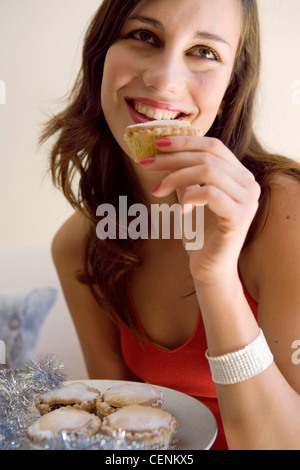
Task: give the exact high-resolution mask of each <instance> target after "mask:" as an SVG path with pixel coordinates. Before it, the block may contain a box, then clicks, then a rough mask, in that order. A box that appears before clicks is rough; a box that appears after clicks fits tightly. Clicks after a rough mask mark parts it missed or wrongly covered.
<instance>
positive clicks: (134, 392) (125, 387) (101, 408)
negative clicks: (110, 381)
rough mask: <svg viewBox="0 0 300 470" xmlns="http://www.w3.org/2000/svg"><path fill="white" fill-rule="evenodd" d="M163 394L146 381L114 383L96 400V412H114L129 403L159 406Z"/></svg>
mask: <svg viewBox="0 0 300 470" xmlns="http://www.w3.org/2000/svg"><path fill="white" fill-rule="evenodd" d="M163 403H164V395H163V393H162V391H161V390H159V389H158V388H157V387H154V386H152V385H149V384H146V383H140V384H139V383H124V384H121V385H115V386H113V387H111V388H109V389H108V390H106V392H104V393H103V395H102V397H101V398H100V399H98V400H97V401H96V412H97V414H98V415H99V416H100V417H104V416H107V415H109V414H111V413H115V412H116V411H118V409H120V408H123V407H125V406H131V405H143V406H151V407H153V408H160V407H161V406H162V405H163Z"/></svg>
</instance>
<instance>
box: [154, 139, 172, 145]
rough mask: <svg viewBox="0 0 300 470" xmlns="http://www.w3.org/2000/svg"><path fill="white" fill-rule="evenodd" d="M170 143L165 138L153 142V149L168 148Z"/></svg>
mask: <svg viewBox="0 0 300 470" xmlns="http://www.w3.org/2000/svg"><path fill="white" fill-rule="evenodd" d="M171 143H172V141H171V140H170V139H166V138H165V137H164V138H163V139H158V140H156V141H155V147H158V148H163V147H170V145H171Z"/></svg>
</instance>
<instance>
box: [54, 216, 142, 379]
mask: <svg viewBox="0 0 300 470" xmlns="http://www.w3.org/2000/svg"><path fill="white" fill-rule="evenodd" d="M85 224H86V223H85V221H84V219H83V218H82V217H81V216H80V215H78V214H75V215H73V216H72V217H71V218H70V219H68V220H67V221H66V222H65V223H64V225H63V226H62V227H61V228H60V229H59V231H58V232H57V234H56V235H55V237H54V240H53V243H52V256H53V260H54V263H55V266H56V269H57V272H58V276H59V279H60V282H61V286H62V289H63V292H64V296H65V299H66V302H67V305H68V308H69V311H70V313H71V316H72V319H73V321H74V325H75V328H76V331H77V334H78V338H79V341H80V344H81V347H82V351H83V355H84V358H85V362H86V366H87V369H88V373H89V376H90V378H93V379H112V380H137V379H136V377H135V376H134V375H133V374H132V373H131V372H130V371H129V370H128V368H127V366H126V364H125V363H124V361H123V358H122V354H121V350H120V340H119V331H118V328H117V327H116V326H115V325H114V323H113V322H112V321H111V320H110V319H109V318H108V316H107V315H106V313H105V312H104V311H103V310H102V309H101V307H100V306H99V304H98V303H97V302H96V300H95V298H94V296H93V295H92V293H91V291H90V289H89V287H88V286H86V285H84V284H81V283H80V282H79V281H77V280H76V273H77V272H78V271H80V270H81V269H82V268H83V265H84V263H83V260H84V258H83V257H84V237H85V234H86V230H87V228H86V225H85Z"/></svg>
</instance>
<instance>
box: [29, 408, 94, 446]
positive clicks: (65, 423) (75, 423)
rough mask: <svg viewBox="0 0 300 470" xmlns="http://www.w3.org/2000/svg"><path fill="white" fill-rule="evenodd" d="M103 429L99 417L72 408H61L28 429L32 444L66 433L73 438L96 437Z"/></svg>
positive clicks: (38, 420) (42, 417)
mask: <svg viewBox="0 0 300 470" xmlns="http://www.w3.org/2000/svg"><path fill="white" fill-rule="evenodd" d="M100 427H101V420H100V419H99V418H98V416H96V415H94V414H91V413H88V412H86V411H83V410H79V409H76V408H74V407H72V406H66V407H63V408H59V409H58V410H55V411H52V412H51V413H47V414H45V415H43V416H41V417H40V418H38V419H37V421H35V422H34V423H32V424H31V425H30V426H29V427H28V428H27V432H26V434H27V437H28V439H30V440H31V441H32V442H39V441H40V442H43V441H47V440H49V439H52V438H54V437H56V436H57V435H58V434H60V433H61V432H66V433H67V434H70V435H72V437H78V438H84V437H91V436H93V435H95V434H96V433H97V432H98V431H99V430H100Z"/></svg>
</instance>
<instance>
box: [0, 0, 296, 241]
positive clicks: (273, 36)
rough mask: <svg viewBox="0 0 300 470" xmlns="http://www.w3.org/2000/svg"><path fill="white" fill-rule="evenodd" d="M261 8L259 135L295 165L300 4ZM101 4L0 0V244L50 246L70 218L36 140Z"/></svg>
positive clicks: (268, 3)
mask: <svg viewBox="0 0 300 470" xmlns="http://www.w3.org/2000/svg"><path fill="white" fill-rule="evenodd" d="M258 3H259V7H260V14H261V26H262V50H263V73H262V77H261V88H260V92H259V95H258V108H257V120H256V129H257V133H258V135H259V136H260V137H261V138H262V141H263V142H264V143H265V144H266V146H267V148H268V149H271V150H274V151H277V152H281V153H283V154H285V155H287V156H289V157H292V158H294V159H296V160H300V138H299V137H300V136H299V130H300V127H299V123H300V103H299V102H300V60H299V55H300V54H299V49H300V28H299V24H300V1H299V0H258ZM99 4H100V1H99V0H0V80H2V81H3V82H4V83H5V84H6V104H0V244H20V243H25V244H26V243H37V244H40V243H41V244H43V243H50V242H51V239H52V238H53V235H54V234H55V232H56V230H57V229H58V228H59V226H60V225H61V224H62V223H63V221H64V220H65V219H66V218H67V217H68V216H69V215H70V214H71V212H72V211H71V209H70V207H69V206H68V204H67V203H66V202H65V200H64V198H63V196H62V195H61V194H60V193H59V192H58V191H57V190H55V189H54V188H53V186H52V183H51V181H50V178H49V175H48V174H47V163H48V162H47V147H43V148H42V149H38V147H37V141H38V137H39V134H40V130H41V125H42V123H43V122H44V121H45V119H46V116H47V115H48V114H49V113H50V112H52V111H55V110H57V109H58V108H59V100H60V99H61V98H62V97H63V96H64V95H65V94H66V93H67V92H68V91H69V90H70V88H71V86H72V84H73V82H74V79H75V77H76V75H77V71H78V69H79V66H80V59H81V44H82V40H83V36H84V30H85V28H86V26H87V24H88V22H89V20H90V18H91V17H92V15H93V13H94V12H95V11H96V9H97V8H98V6H99ZM293 86H294V87H297V88H295V89H293ZM0 96H1V95H0ZM2 102H3V99H2ZM297 103H298V104H297Z"/></svg>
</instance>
